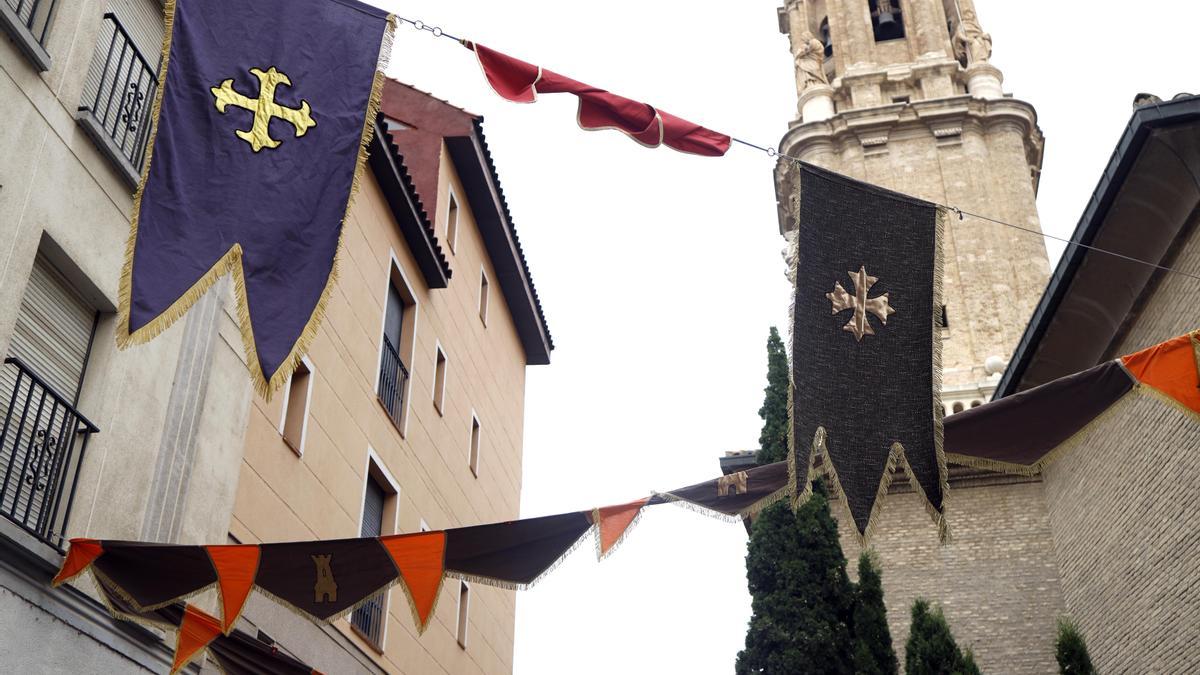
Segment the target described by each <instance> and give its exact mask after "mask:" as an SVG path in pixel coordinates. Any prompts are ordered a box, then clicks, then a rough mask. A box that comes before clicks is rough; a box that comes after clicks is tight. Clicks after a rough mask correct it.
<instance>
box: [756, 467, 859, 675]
mask: <svg viewBox="0 0 1200 675" xmlns="http://www.w3.org/2000/svg"><path fill="white" fill-rule="evenodd" d="M746 578H747V581H748V583H749V587H750V594H751V595H752V596H753V598H754V600H753V604H752V606H753V610H754V613H753V616H752V617H751V619H750V627H749V630H748V631H747V632H746V648H745V649H743V650H742V651H741V652H739V653H738V656H737V664H736V672H737V673H738V674H739V675H743V674H749V673H765V674H768V675H775V674H778V675H791V674H792V673H805V672H813V668H814V664H819V665H817V666H816V667H817V668H819V670H820V671H821V672H824V673H833V674H839V673H847V674H848V673H852V672H854V666H853V656H852V645H853V641H852V637H851V629H850V626H851V621H852V616H853V604H854V598H853V589H852V587H851V584H850V579H849V577H847V576H846V558H845V556H843V555H842V549H841V545H840V544H839V543H838V533H837V524H836V523H835V522H834V521H833V518H832V516H830V515H829V501H828V497H827V495H826V493H825V489H824V487H822V486H821V485H820V484H819V483H818V484H816V485H814V490H813V495H812V497H811V498H810V499H809V500H808V501H807V502H805V503H804V504H803V505H801V506H800V507H799V508H798V509H796V511H795V513H793V512H792V510H791V507H790V505H789V504H788V503H787V502H780V503H778V504H775V505H773V506H771V507H769V508H767V509H765V510H764V511H763V512H762V513H761V514H759V515H758V517H757V518H756V519H755V521H754V526H753V527H752V528H751V532H750V545H749V552H748V553H747V555H746Z"/></svg>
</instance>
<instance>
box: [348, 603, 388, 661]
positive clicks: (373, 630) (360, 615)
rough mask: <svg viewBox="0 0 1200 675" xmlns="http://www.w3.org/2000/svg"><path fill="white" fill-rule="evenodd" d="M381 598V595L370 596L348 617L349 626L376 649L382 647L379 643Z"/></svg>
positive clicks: (381, 619)
mask: <svg viewBox="0 0 1200 675" xmlns="http://www.w3.org/2000/svg"><path fill="white" fill-rule="evenodd" d="M383 596H384V594H383V593H380V594H379V595H374V596H372V597H371V598H370V599H368V600H367V601H366V602H364V603H362V604H361V605H359V606H358V607H357V608H356V609H355V610H354V614H352V615H351V616H350V625H351V626H354V629H355V630H356V631H357V632H358V633H359V634H360V635H362V636H363V638H364V639H365V640H366V641H367V642H370V643H371V644H372V645H373V646H374V647H375V648H376V649H381V647H382V645H381V644H380V641H381V640H382V637H383ZM381 651H382V649H381Z"/></svg>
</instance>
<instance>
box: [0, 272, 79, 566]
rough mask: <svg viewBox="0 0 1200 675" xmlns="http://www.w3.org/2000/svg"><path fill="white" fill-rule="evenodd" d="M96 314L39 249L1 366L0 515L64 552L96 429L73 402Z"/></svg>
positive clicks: (77, 395) (77, 394) (76, 402)
mask: <svg viewBox="0 0 1200 675" xmlns="http://www.w3.org/2000/svg"><path fill="white" fill-rule="evenodd" d="M96 319H97V313H96V310H95V309H94V308H93V307H91V306H90V305H89V304H88V303H87V302H86V301H85V300H84V299H83V297H82V296H81V295H80V294H79V293H78V292H77V291H76V290H75V288H74V287H73V286H72V285H71V284H70V282H69V281H67V279H66V278H65V277H64V276H63V275H62V274H61V273H60V272H59V271H58V269H57V268H55V267H54V265H52V264H51V263H50V262H49V261H48V260H47V259H46V258H45V257H44V256H41V255H39V256H38V257H37V258H36V259H35V261H34V265H33V270H32V272H31V273H30V276H29V282H28V285H27V286H26V287H25V294H24V296H23V298H22V300H21V306H20V309H19V310H18V311H17V321H16V325H15V326H14V328H13V334H12V339H11V340H10V343H9V353H8V355H7V357H6V358H5V359H4V362H3V365H2V367H0V515H3V516H4V517H6V518H7V519H8V520H10V521H12V522H14V523H16V524H17V525H18V526H20V527H21V528H22V529H24V530H25V531H27V532H29V533H30V534H32V535H34V536H35V537H37V538H38V539H40V540H41V541H43V542H44V543H47V544H49V545H51V546H53V547H55V548H58V549H60V550H61V548H62V544H63V532H64V530H65V529H66V526H67V517H68V515H69V514H70V510H71V504H72V500H73V497H74V488H75V479H76V477H77V475H78V470H79V464H80V462H81V461H82V458H83V453H84V451H85V450H86V448H87V443H88V439H89V438H90V436H91V434H93V433H96V432H97V431H98V429H97V428H96V426H95V425H94V424H92V423H91V422H90V421H88V420H87V418H86V417H84V416H83V415H82V414H80V412H79V410H78V409H77V408H76V406H77V404H78V398H79V392H80V388H81V387H82V384H83V375H84V372H85V371H86V368H87V358H88V354H89V352H90V350H91V344H92V339H93V336H94V333H95V327H96Z"/></svg>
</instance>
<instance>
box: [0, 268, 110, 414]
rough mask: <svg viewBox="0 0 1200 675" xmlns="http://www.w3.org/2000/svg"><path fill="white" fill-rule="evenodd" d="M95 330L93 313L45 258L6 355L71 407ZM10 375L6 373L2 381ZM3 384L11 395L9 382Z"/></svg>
mask: <svg viewBox="0 0 1200 675" xmlns="http://www.w3.org/2000/svg"><path fill="white" fill-rule="evenodd" d="M95 325H96V310H95V309H94V308H93V307H92V306H91V305H89V304H88V303H87V301H86V300H84V299H83V297H82V296H81V295H80V294H79V292H78V291H76V290H75V288H74V287H73V286H71V284H70V282H68V281H67V280H66V279H65V278H64V277H63V276H62V274H60V273H59V272H58V270H56V269H54V266H53V265H51V264H50V262H49V261H48V260H46V258H45V257H43V256H41V255H38V257H37V259H36V260H34V263H33V271H32V272H31V273H30V275H29V285H28V286H26V288H25V297H24V298H22V299H21V309H20V310H19V311H18V312H17V324H16V327H15V328H14V329H13V334H12V339H11V340H10V341H9V345H8V351H9V353H10V354H12V355H13V356H16V357H17V358H19V359H21V360H22V361H24V362H25V364H26V365H28V366H29V368H30V369H31V370H33V372H34V373H36V374H37V376H38V377H40V378H42V379H43V380H45V381H46V382H47V383H49V384H50V386H51V387H53V388H54V389H55V391H57V392H58V393H59V394H61V395H62V396H63V398H65V399H66V400H67V401H70V402H73V401H74V400H75V397H76V393H77V392H78V391H79V385H80V383H81V382H82V381H83V368H84V365H85V363H86V362H87V354H88V345H89V344H90V343H91V339H92V329H93V327H94V326H95ZM5 370H6V371H9V370H11V369H5ZM9 375H10V373H8V372H6V373H5V377H8V376H9ZM7 384H8V391H10V392H11V390H12V382H11V380H10V381H9V382H7ZM2 391H4V389H3V388H2V385H0V392H2Z"/></svg>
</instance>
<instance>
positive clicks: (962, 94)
mask: <svg viewBox="0 0 1200 675" xmlns="http://www.w3.org/2000/svg"><path fill="white" fill-rule="evenodd" d="M778 11H779V28H780V31H781V32H783V33H785V34H787V35H788V37H789V41H790V46H791V52H792V59H793V61H794V63H795V68H796V91H797V94H798V97H799V99H798V107H797V116H796V119H795V120H793V121H792V122H791V123H790V125H789V128H788V131H787V133H786V134H784V136H783V139H782V141H781V142H780V144H779V151H780V152H781V153H783V154H786V155H789V156H791V157H797V158H799V159H801V160H803V161H806V162H810V163H813V164H816V165H819V166H822V167H825V168H827V169H831V170H833V171H836V172H838V173H842V174H846V175H848V176H852V177H854V178H857V179H859V180H864V181H868V182H871V183H875V184H878V185H881V186H884V187H887V188H890V189H893V190H897V191H899V192H904V193H908V194H912V195H915V196H917V197H920V198H922V199H926V200H929V201H932V202H937V203H940V204H946V205H948V206H952V207H958V208H960V209H962V210H964V211H969V212H972V213H978V214H981V215H984V216H988V217H991V218H995V219H996V220H1001V221H1004V222H1006V223H1012V224H1015V225H1019V226H1020V227H1023V228H1026V229H1028V230H1033V231H1034V232H1035V233H1036V232H1041V226H1040V224H1039V221H1038V215H1037V206H1036V204H1035V197H1036V195H1037V187H1038V177H1039V172H1040V170H1041V163H1042V133H1041V131H1040V130H1039V129H1038V126H1037V116H1036V113H1035V112H1034V109H1033V106H1031V105H1030V104H1028V103H1025V102H1024V101H1020V100H1018V99H1015V98H1012V97H1011V96H1008V95H1006V94H1004V92H1003V90H1002V89H1001V83H1002V82H1003V76H1002V74H1001V72H1000V70H999V69H998V68H996V66H994V65H992V63H991V61H990V59H991V54H992V39H991V36H990V35H988V33H986V32H985V31H984V30H983V28H982V27H981V25H980V23H979V19H978V17H977V15H976V13H975V7H974V2H973V0H787V4H786V6H784V7H781V8H779V10H778ZM775 189H776V195H777V198H778V202H779V226H780V233H781V234H783V235H784V236H785V237H787V236H788V234H789V232H790V231H792V230H793V229H794V228H795V218H796V211H797V205H798V202H797V198H798V189H799V183H798V172H797V171H796V170H795V168H794V167H793V166H792V164H791V163H790V162H788V161H787V160H782V159H781V160H780V161H779V163H778V165H777V167H776V170H775ZM944 251H945V269H946V274H945V286H944V288H945V298H946V309H945V312H944V320H945V324H946V327H945V329H944V331H943V338H944V339H945V342H944V344H943V350H942V351H943V357H942V363H943V369H944V370H943V382H944V389H943V394H942V401H943V403H944V405H945V407H946V412H947V413H953V412H955V411H957V410H961V409H963V408H964V407H970V406H972V405H978V404H979V403H982V402H985V401H987V400H988V399H989V398H990V397H991V395H992V393H993V392H994V391H995V387H996V383H997V382H998V380H999V376H1000V373H1001V372H1002V371H1003V369H1004V366H1005V364H1006V362H1007V360H1008V359H1009V357H1010V355H1011V354H1012V353H1013V350H1014V348H1015V347H1016V346H1017V342H1018V341H1019V340H1020V338H1021V335H1022V333H1023V331H1024V330H1025V325H1026V323H1027V322H1028V321H1029V317H1030V315H1031V314H1032V312H1033V309H1034V307H1035V306H1036V304H1037V302H1038V300H1039V298H1040V297H1041V295H1042V291H1043V289H1044V288H1045V285H1046V279H1047V276H1048V272H1049V264H1048V262H1047V259H1046V248H1045V243H1044V242H1043V240H1042V238H1041V237H1039V236H1037V234H1031V233H1030V232H1022V231H1020V230H1017V229H1014V228H1010V227H1006V226H1004V225H999V224H995V223H990V222H987V221H984V220H980V219H977V218H971V217H967V218H965V219H963V220H959V219H957V218H955V219H953V222H952V223H951V224H950V226H949V227H948V228H947V232H946V238H945V241H944Z"/></svg>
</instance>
